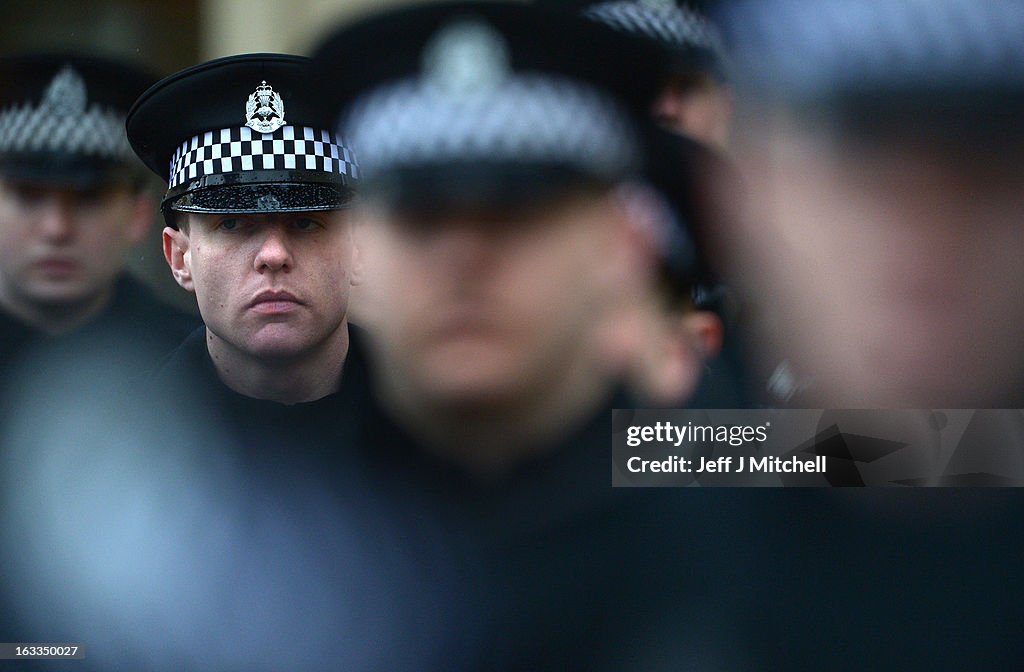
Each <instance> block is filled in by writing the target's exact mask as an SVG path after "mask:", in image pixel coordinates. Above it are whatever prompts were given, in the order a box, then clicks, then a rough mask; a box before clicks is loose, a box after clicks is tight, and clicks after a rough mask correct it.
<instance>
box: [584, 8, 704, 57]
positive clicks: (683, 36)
mask: <svg viewBox="0 0 1024 672" xmlns="http://www.w3.org/2000/svg"><path fill="white" fill-rule="evenodd" d="M583 15H584V16H586V17H588V18H591V19H594V20H597V21H600V22H602V23H605V24H606V25H609V26H611V27H612V28H615V29H617V30H622V31H625V32H628V33H639V34H641V35H645V36H647V37H649V38H652V39H654V40H658V41H660V42H663V43H665V44H668V45H669V46H672V47H681V48H698V49H707V50H709V51H712V52H713V53H715V54H719V55H720V54H722V53H724V51H723V46H722V37H721V35H720V34H719V32H718V29H717V28H716V27H715V25H714V24H712V23H711V21H709V20H708V18H707V17H706V16H704V15H703V14H701V13H699V12H697V11H695V10H693V9H690V8H689V7H686V6H680V5H676V4H675V3H671V2H670V3H666V4H664V5H653V4H651V3H649V2H644V1H643V0H617V1H616V2H603V3H599V4H596V5H593V6H592V7H588V8H587V9H586V11H584V12H583Z"/></svg>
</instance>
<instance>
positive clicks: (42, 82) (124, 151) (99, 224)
mask: <svg viewBox="0 0 1024 672" xmlns="http://www.w3.org/2000/svg"><path fill="white" fill-rule="evenodd" d="M152 81H153V80H152V78H151V77H150V76H149V75H148V74H147V73H145V72H143V71H141V70H140V69H138V68H136V67H135V66H132V65H129V64H127V63H123V62H120V61H113V60H107V59H101V58H96V57H86V56H81V55H69V54H37V55H31V56H29V55H26V56H8V57H5V58H3V59H0V369H2V367H3V366H4V363H5V362H6V363H8V364H10V363H11V362H13V360H14V358H15V357H16V355H18V353H20V352H24V350H25V347H26V346H30V345H32V344H36V343H39V342H41V341H43V340H47V339H50V340H52V339H53V338H55V337H68V338H63V339H62V340H63V341H64V342H65V343H67V344H69V345H72V346H74V345H75V344H77V345H78V346H80V347H81V348H82V349H85V348H86V347H87V344H89V343H91V342H92V340H93V339H95V340H96V345H97V347H103V346H104V345H108V346H109V345H111V344H112V343H114V342H116V343H118V346H117V347H118V348H121V349H122V350H124V349H125V347H126V346H128V348H132V347H134V348H136V349H140V350H142V349H150V350H152V351H153V352H151V353H150V354H149V358H150V361H155V360H156V357H157V356H159V355H162V354H163V353H164V352H166V351H167V350H169V349H170V348H171V347H173V343H174V341H175V340H179V339H180V338H182V337H183V336H184V334H186V333H188V330H189V329H191V328H192V327H193V326H194V324H195V321H194V320H193V319H191V318H189V317H187V316H185V315H184V314H181V313H179V312H177V311H175V310H173V309H171V308H169V307H167V306H164V305H163V304H161V303H160V302H159V301H158V300H157V299H156V297H155V296H154V295H153V294H152V293H151V292H150V291H149V290H148V289H146V288H144V287H143V286H142V285H141V284H140V283H139V282H138V281H136V280H133V279H131V278H130V277H129V276H128V274H127V273H126V272H125V256H126V254H127V252H128V250H129V248H131V247H132V246H133V245H135V244H136V243H138V242H139V241H141V240H142V239H143V237H144V235H145V233H146V231H147V229H148V228H149V226H150V224H151V222H152V216H153V204H152V200H151V198H150V196H149V195H148V194H147V193H146V184H147V180H146V177H145V175H144V172H145V171H144V169H143V167H142V165H141V164H139V162H138V161H137V160H136V159H135V157H134V156H133V155H132V152H131V148H130V147H129V146H128V141H127V139H126V138H125V132H124V118H125V114H126V112H127V110H128V107H129V105H131V103H132V101H133V100H134V99H135V97H136V96H138V95H139V94H140V93H142V91H143V90H144V89H145V88H146V87H147V86H148V85H149V84H150V83H151V82H152ZM72 335H73V338H72V337H71V336H72ZM36 373H38V372H36ZM125 373H126V375H127V373H128V372H125Z"/></svg>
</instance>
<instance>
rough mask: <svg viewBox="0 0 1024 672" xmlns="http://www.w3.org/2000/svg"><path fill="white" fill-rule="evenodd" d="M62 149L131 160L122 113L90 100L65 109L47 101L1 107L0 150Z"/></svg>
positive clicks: (25, 151) (16, 151)
mask: <svg viewBox="0 0 1024 672" xmlns="http://www.w3.org/2000/svg"><path fill="white" fill-rule="evenodd" d="M36 152H38V153H49V152H53V153H61V154H75V155H83V156H92V157H96V158H99V159H110V160H114V161H119V162H134V160H135V154H134V153H133V152H132V148H131V146H130V145H129V144H128V137H127V135H126V134H125V130H124V115H121V114H117V113H116V112H114V111H112V110H110V109H108V108H105V107H103V106H101V105H98V104H93V105H92V106H90V107H89V108H88V109H86V110H85V111H83V112H81V113H68V112H67V111H65V110H61V109H55V108H54V107H53V106H50V105H47V104H41V105H38V106H36V105H32V104H31V103H25V104H23V105H14V106H13V107H9V108H7V109H5V110H3V111H0V153H5V154H6V153H11V154H14V153H36Z"/></svg>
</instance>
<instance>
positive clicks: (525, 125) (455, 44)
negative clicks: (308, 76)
mask: <svg viewBox="0 0 1024 672" xmlns="http://www.w3.org/2000/svg"><path fill="white" fill-rule="evenodd" d="M313 58H314V70H315V73H316V74H315V77H316V79H317V81H318V82H319V83H320V89H319V90H320V91H321V93H322V94H323V96H324V97H323V100H324V102H325V104H326V105H327V106H328V108H329V109H331V110H333V111H334V112H335V114H336V116H337V118H338V122H339V125H340V127H341V128H342V129H343V130H344V131H345V134H346V136H347V137H349V138H350V140H351V141H352V144H353V146H354V147H355V149H356V151H357V152H359V155H360V158H361V160H362V162H363V170H364V172H365V174H366V177H367V179H374V178H386V179H374V182H375V184H381V183H384V182H386V183H388V184H389V185H391V186H394V185H396V184H398V185H399V186H398V189H399V191H410V190H412V191H415V190H419V191H420V192H422V193H423V194H429V193H431V192H432V191H433V192H435V197H436V196H437V195H438V194H437V190H440V191H441V192H442V193H447V192H448V191H450V188H457V187H460V186H465V185H466V184H467V181H466V180H473V181H474V182H475V183H476V184H475V186H474V187H473V188H472V189H466V188H462V189H461V191H463V192H468V193H469V195H470V196H472V195H474V194H481V193H488V194H489V198H490V197H491V196H493V197H494V198H497V197H498V196H499V194H498V193H497V192H496V191H495V190H493V189H492V190H489V191H488V190H487V185H486V184H484V183H490V184H492V186H493V184H494V183H498V184H501V185H504V188H505V191H506V192H507V194H508V195H509V196H510V198H528V197H529V196H530V195H532V194H533V193H535V192H536V190H538V189H540V188H542V187H545V186H547V187H550V185H551V184H552V183H553V182H554V181H557V180H559V179H561V178H567V179H573V180H575V179H578V178H579V177H580V176H586V177H590V178H594V179H600V180H615V179H619V178H620V177H621V176H623V175H626V174H631V173H632V172H634V171H635V170H636V169H637V166H638V165H639V163H640V156H641V149H640V147H639V142H638V140H637V138H636V128H637V124H638V123H640V122H639V121H638V120H640V119H646V117H647V115H648V113H649V110H650V105H651V103H652V102H653V100H654V98H655V96H656V94H657V92H658V89H659V86H660V82H661V75H660V73H657V72H654V71H652V69H651V67H650V63H651V62H652V60H656V59H657V58H658V55H657V52H656V51H655V50H653V49H645V48H640V49H637V48H635V46H634V44H633V42H632V41H630V40H627V39H625V38H624V37H623V36H622V35H620V34H617V33H616V32H615V31H612V30H610V29H608V28H607V27H605V26H601V25H598V24H596V23H593V22H590V21H586V20H584V19H582V18H581V17H579V16H577V15H574V14H571V13H567V12H553V11H549V10H544V9H541V8H537V7H533V6H529V5H524V4H522V3H511V2H486V3H485V2H446V3H440V4H430V5H424V6H417V7H411V8H410V7H406V8H401V9H392V10H389V11H385V12H383V13H380V14H377V15H375V16H372V17H370V18H367V19H364V20H363V21H360V22H357V23H355V24H353V25H350V26H347V27H344V28H342V29H341V30H339V31H337V32H336V33H334V34H333V35H331V36H330V37H329V38H328V39H327V40H326V41H325V42H324V43H323V44H322V45H321V46H320V47H319V48H318V49H317V50H316V52H315V54H314V57H313Z"/></svg>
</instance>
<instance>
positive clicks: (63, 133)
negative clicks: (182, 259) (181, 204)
mask: <svg viewBox="0 0 1024 672" xmlns="http://www.w3.org/2000/svg"><path fill="white" fill-rule="evenodd" d="M155 79H156V76H155V75H152V74H151V73H149V72H147V71H146V70H145V69H144V68H142V67H140V66H138V65H136V64H132V63H128V62H126V61H122V60H116V59H113V58H107V57H99V56H86V55H83V54H77V53H70V52H69V53H62V52H38V53H26V54H16V55H9V56H4V57H0V175H2V176H3V177H4V178H5V179H9V180H14V181H19V182H27V183H33V184H42V185H56V186H65V187H71V188H76V189H92V188H97V187H102V186H106V185H113V184H122V183H127V184H129V185H136V184H141V176H142V175H143V174H144V171H143V170H142V167H141V166H140V165H139V163H138V160H137V159H136V158H135V156H134V155H133V154H132V151H131V148H130V147H129V145H128V140H127V138H126V137H125V130H124V121H125V115H126V113H127V112H128V108H129V107H130V106H131V104H132V102H133V101H134V100H135V98H136V97H137V96H138V95H139V94H140V93H142V92H143V91H144V90H145V89H146V87H148V86H149V85H150V84H152V83H153V81H155Z"/></svg>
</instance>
